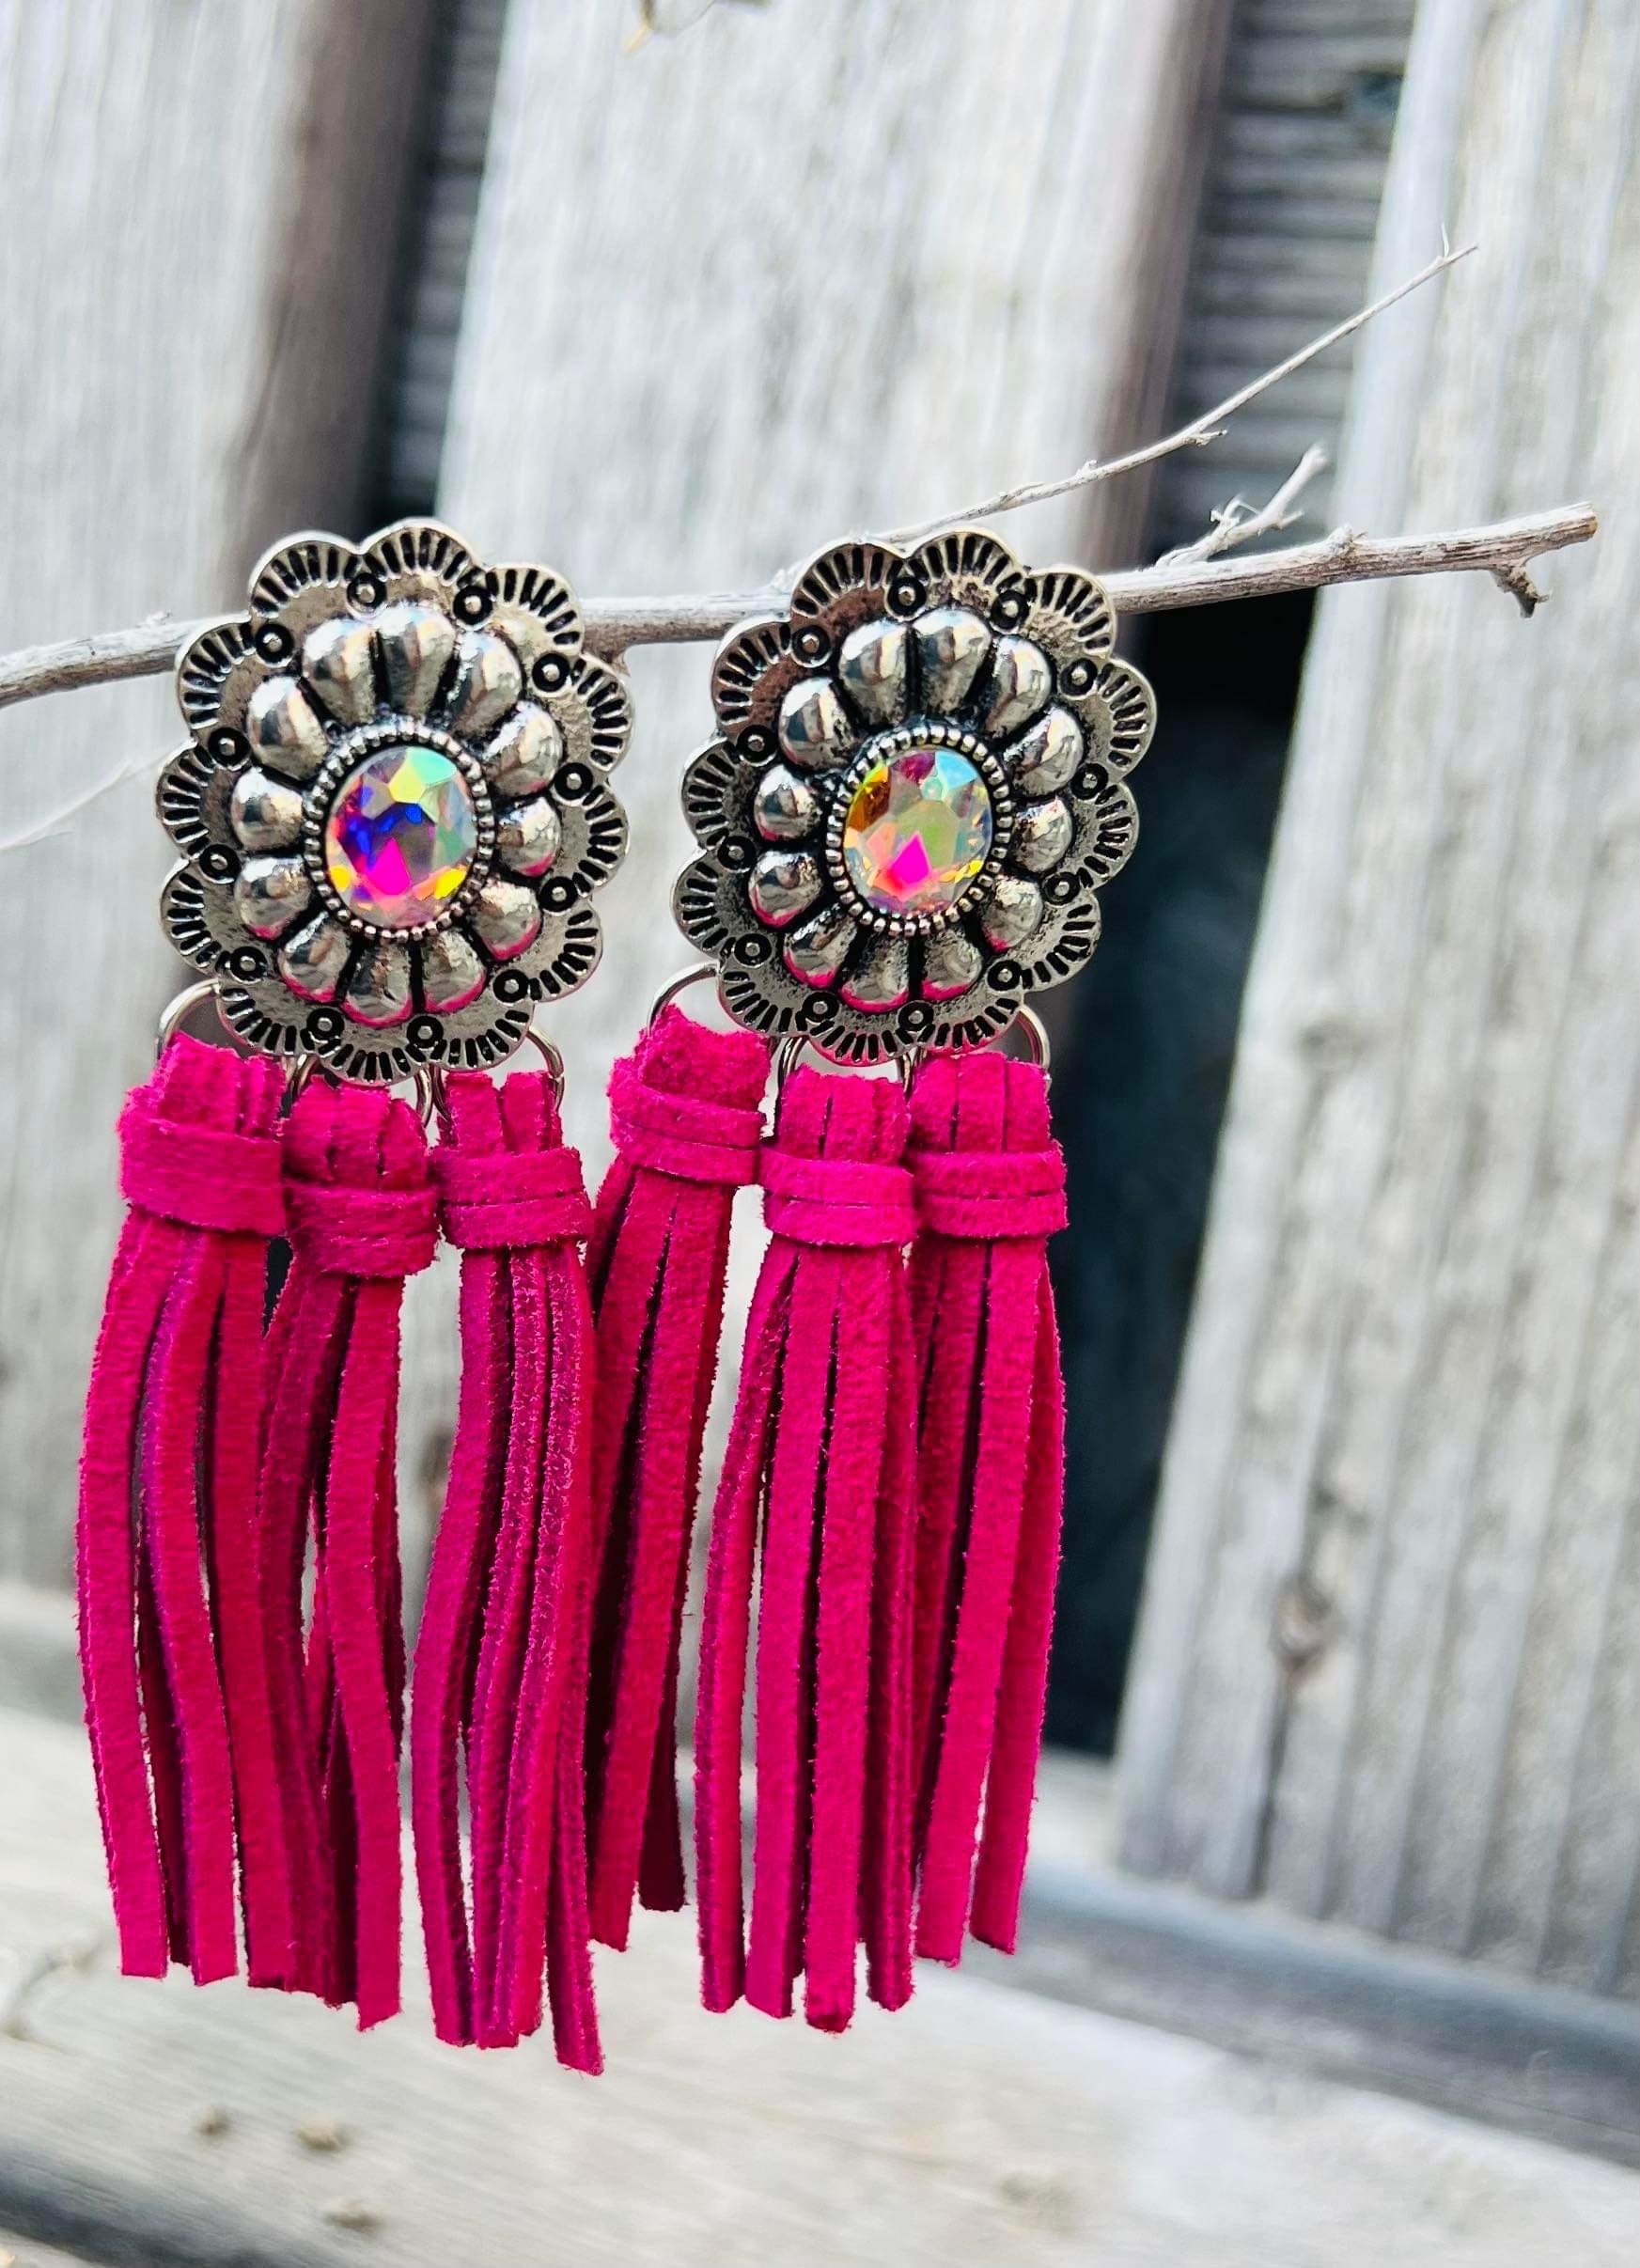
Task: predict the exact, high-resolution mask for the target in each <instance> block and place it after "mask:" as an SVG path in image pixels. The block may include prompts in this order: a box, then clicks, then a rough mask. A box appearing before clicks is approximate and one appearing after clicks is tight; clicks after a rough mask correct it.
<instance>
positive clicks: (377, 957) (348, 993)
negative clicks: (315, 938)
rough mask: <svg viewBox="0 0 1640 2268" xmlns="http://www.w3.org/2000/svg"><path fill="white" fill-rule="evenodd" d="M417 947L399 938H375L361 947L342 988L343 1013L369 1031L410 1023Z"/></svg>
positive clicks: (388, 1028) (352, 1021)
mask: <svg viewBox="0 0 1640 2268" xmlns="http://www.w3.org/2000/svg"><path fill="white" fill-rule="evenodd" d="M415 962H416V954H415V949H414V946H409V945H406V944H404V943H403V942H402V940H400V939H399V938H397V937H372V938H370V939H369V940H368V941H367V943H366V944H365V945H364V946H361V948H360V950H359V952H358V954H357V956H356V958H355V959H354V961H353V962H352V965H351V968H350V969H349V971H348V980H347V983H346V984H345V985H344V987H343V988H342V996H341V1008H342V1013H343V1015H345V1016H346V1017H348V1018H349V1020H350V1021H351V1023H354V1024H362V1025H366V1026H367V1029H369V1030H370V1031H391V1030H393V1029H394V1027H395V1026H396V1025H400V1024H408V1023H409V1021H410V1018H411V1014H412V1011H413V1010H414V1006H415V1001H414V971H415Z"/></svg>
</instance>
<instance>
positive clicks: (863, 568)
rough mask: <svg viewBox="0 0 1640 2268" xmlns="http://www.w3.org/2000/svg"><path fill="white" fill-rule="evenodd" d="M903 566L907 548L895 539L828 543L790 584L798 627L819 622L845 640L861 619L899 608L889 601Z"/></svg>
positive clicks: (835, 640)
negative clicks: (902, 549) (899, 546)
mask: <svg viewBox="0 0 1640 2268" xmlns="http://www.w3.org/2000/svg"><path fill="white" fill-rule="evenodd" d="M904 566H905V555H904V553H903V552H899V551H896V550H895V548H894V547H893V545H892V544H888V543H873V542H871V541H870V540H868V539H861V538H857V537H856V538H852V539H851V540H849V541H847V542H844V543H832V544H828V545H827V547H826V549H825V550H824V551H822V552H817V553H816V554H815V555H814V557H813V558H812V559H810V560H809V561H808V562H807V564H806V565H805V566H804V568H803V570H802V571H801V572H800V573H799V575H798V577H797V580H796V582H795V583H793V585H792V587H791V620H792V625H793V627H794V628H795V627H797V626H798V625H799V624H802V623H806V622H816V623H819V624H820V627H821V628H822V629H824V630H825V631H826V632H827V633H828V634H829V636H830V637H831V638H832V640H833V643H834V645H836V644H838V643H840V642H841V640H842V639H843V638H844V637H845V636H846V635H847V634H848V633H849V632H850V631H851V630H852V629H854V628H855V626H856V625H857V624H859V623H861V622H864V621H867V620H868V619H869V618H871V617H872V616H873V615H886V614H890V613H892V612H893V611H894V610H893V609H892V608H891V607H890V605H889V603H888V592H889V587H890V586H891V585H892V584H893V582H894V581H895V578H896V577H897V575H898V574H899V573H900V571H902V570H903V568H904ZM809 666H810V667H812V666H813V665H812V663H811V664H810V665H809Z"/></svg>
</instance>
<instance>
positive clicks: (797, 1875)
mask: <svg viewBox="0 0 1640 2268" xmlns="http://www.w3.org/2000/svg"><path fill="white" fill-rule="evenodd" d="M905 1136H906V1111H905V1103H904V1100H903V1098H902V1096H901V1094H900V1091H899V1088H898V1086H897V1085H895V1084H893V1083H890V1082H887V1081H884V1080H879V1079H868V1078H863V1077H856V1076H838V1077H833V1076H829V1075H827V1074H825V1073H822V1072H820V1071H809V1070H799V1071H795V1072H794V1073H793V1074H792V1076H791V1077H790V1078H789V1081H788V1082H787V1085H786V1087H785V1091H784V1093H783V1095H782V1097H781V1101H780V1105H779V1111H778V1117H777V1123H776V1130H775V1134H774V1138H773V1142H772V1143H771V1144H769V1145H768V1146H767V1147H766V1149H765V1150H764V1152H763V1160H762V1168H761V1178H762V1181H763V1186H764V1192H765V1206H766V1210H767V1213H768V1219H769V1226H770V1228H771V1230H772V1232H773V1233H772V1238H771V1242H770V1245H769V1250H768V1253H767V1256H766V1258H765V1259H764V1262H763V1266H762V1271H761V1273H760V1275H759V1276H758V1289H757V1293H756V1296H755V1298H754V1300H753V1305H752V1312H751V1317H750V1321H749V1322H748V1325H747V1332H746V1348H745V1355H744V1360H743V1363H742V1372H741V1385H740V1395H739V1400H738V1401H737V1405H736V1409H735V1416H734V1423H733V1427H732V1430H731V1432H730V1437H729V1445H728V1450H727V1454H726V1459H725V1463H724V1471H723V1478H722V1481H721V1483H720V1486H719V1489H718V1494H717V1503H716V1507H715V1509H714V1511H713V1515H712V1537H711V1556H710V1559H709V1563H708V1572H707V1588H706V1599H705V1606H704V1612H703V1619H702V1630H701V1670H700V1692H699V1700H698V1707H697V1712H696V1720H695V1859H696V1875H697V1892H698V1897H699V1902H700V1917H699V1926H700V1944H701V1957H702V1992H703V1997H704V1999H705V2001H706V2004H707V2006H708V2007H709V2008H711V2009H726V2008H728V2007H729V2006H730V2005H731V2004H732V2003H733V2002H734V2001H735V2000H736V1999H738V1998H739V1997H741V1995H742V1994H744V1996H745V1997H746V1998H747V1999H748V2000H749V2001H751V2002H752V2004H753V2005H754V2006H755V2007H757V2008H759V2009H762V2010H765V2011H766V2012H767V2013H769V2014H770V2015H775V2016H784V2015H789V2014H790V2012H791V2010H792V2006H793V1994H794V1988H795V1985H796V1981H797V1979H798V1978H799V1976H801V1977H802V1978H803V1979H804V2014H805V2016H806V2018H807V2020H808V2022H809V2023H810V2024H812V2025H815V2026H819V2027H820V2028H821V2029H824V2030H829V2031H840V2030H841V2029H842V2028H843V2027H844V2026H846V2025H847V2024H848V2023H849V2021H850V2019H851V2016H852V2013H853V2010H854V1997H855V1948H856V1946H857V1945H858V1944H859V1943H860V1942H862V1941H863V1942H864V1944H865V1947H866V1953H867V1988H868V1991H869V1993H870V1994H871V1997H872V1998H873V1999H875V2000H877V2001H878V2002H880V2003H881V2004H882V2005H883V2006H884V2007H889V2008H894V2007H898V2006H899V2005H900V2003H901V2002H903V2001H904V2000H905V1999H906V1998H907V1997H908V1996H909V1994H910V1992H911V1985H912V1963H911V1932H910V1906H911V1848H910V1834H911V1806H910V1795H911V1786H910V1762H911V1757H910V1729H911V1728H910V1631H909V1623H908V1609H909V1603H910V1579H911V1516H912V1488H913V1477H912V1447H913V1443H912V1419H913V1400H912V1371H911V1362H910V1329H909V1320H908V1315H907V1309H906V1291H905V1275H904V1263H903V1259H902V1255H901V1246H902V1244H903V1243H905V1242H906V1240H907V1239H908V1238H909V1237H910V1235H911V1233H912V1230H913V1228H914V1212H913V1208H912V1181H911V1176H910V1174H909V1173H908V1172H907V1171H906V1169H905V1167H904V1165H902V1164H901V1162H900V1160H901V1151H902V1150H903V1147H904V1143H905ZM759 1531H761V1538H762V1542H761V1561H762V1566H761V1577H760V1585H759V1588H758V1634H757V1658H758V1671H757V1732H756V1770H757V1841H756V1851H755V1857H754V1867H753V1882H752V1898H751V1914H750V1921H749V1925H748V1923H747V1920H746V1916H745V1908H744V1900H743V1891H742V1867H741V1829H742V1821H741V1717H742V1703H743V1698H744V1693H745V1684H746V1668H747V1659H748V1652H749V1647H750V1637H751V1627H750V1626H751V1602H752V1593H753V1580H754V1566H755V1561H756V1559H757V1557H758V1537H759Z"/></svg>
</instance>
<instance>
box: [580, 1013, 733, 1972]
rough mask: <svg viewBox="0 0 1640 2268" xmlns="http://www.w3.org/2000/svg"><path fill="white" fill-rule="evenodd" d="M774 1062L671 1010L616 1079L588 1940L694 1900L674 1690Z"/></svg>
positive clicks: (605, 1276)
mask: <svg viewBox="0 0 1640 2268" xmlns="http://www.w3.org/2000/svg"><path fill="white" fill-rule="evenodd" d="M768 1075H769V1051H768V1049H767V1047H766V1046H765V1044H764V1042H763V1041H762V1040H759V1039H758V1038H756V1037H755V1036H754V1035H753V1034H752V1033H750V1032H741V1031H735V1032H724V1031H709V1030H707V1029H706V1028H705V1027H704V1026H703V1025H698V1024H695V1023H693V1022H692V1021H691V1020H690V1019H689V1018H688V1017H687V1016H685V1015H684V1014H683V1013H682V1012H681V1011H680V1010H679V1009H676V1008H668V1009H664V1011H663V1012H662V1014H661V1015H660V1016H659V1017H658V1018H657V1020H656V1022H655V1023H654V1025H651V1027H650V1028H649V1029H648V1031H647V1032H645V1033H644V1035H643V1037H642V1038H641V1039H640V1040H639V1041H638V1044H637V1047H636V1049H635V1050H634V1052H633V1055H631V1056H628V1057H627V1058H626V1059H625V1060H624V1061H622V1062H620V1063H617V1065H616V1067H615V1073H614V1076H613V1077H612V1079H611V1081H610V1087H609V1095H610V1130H611V1133H612V1134H613V1135H614V1138H615V1145H616V1151H617V1155H616V1160H615V1163H614V1165H612V1166H611V1167H610V1170H609V1173H608V1175H607V1176H606V1178H605V1180H604V1183H603V1187H602V1189H601V1191H600V1193H599V1198H598V1208H597V1212H596V1216H595V1219H594V1222H593V1229H592V1243H591V1245H590V1247H589V1249H588V1253H587V1275H588V1279H589V1282H590V1285H591V1290H592V1300H593V1306H594V1310H595V1312H596V1315H597V1319H598V1427H597V1438H596V1441H595V1444H594V1448H593V1501H594V1504H595V1507H596V1518H597V1526H598V1532H599V1537H600V1552H601V1568H600V1575H599V1584H598V1593H597V1606H596V1610H595V1616H594V1622H593V1647H592V1684H591V1693H590V1711H591V1714H590V1721H589V1725H588V1737H587V1748H586V1768H587V1807H588V1808H587V1818H588V1825H589V1832H590V1838H591V1848H592V1931H593V1934H594V1936H595V1937H597V1938H599V1939H600V1940H601V1942H602V1943H603V1944H605V1945H610V1946H616V1947H621V1946H624V1945H625V1944H626V1942H627V1933H628V1930H629V1928H630V1926H631V1921H632V1909H633V1898H634V1897H635V1896H636V1897H641V1898H642V1900H643V1902H644V1903H645V1905H647V1906H651V1907H659V1908H663V1909H665V1910H672V1909H675V1908H677V1907H679V1906H680V1905H681V1904H682V1903H683V1886H684V1885H683V1854H682V1844H681V1830H680V1825H679V1813H678V1783H677V1770H676V1761H677V1723H676V1717H677V1696H678V1668H679V1638H680V1632H681V1626H682V1619H683V1591H684V1582H685V1577H686V1576H687V1574H688V1570H689V1543H690V1534H691V1530H692V1527H693V1525H694V1517H695V1493H696V1490H697V1488H698V1486H699V1479H700V1453H701V1440H702V1436H703V1435H704V1432H705V1430H706V1417H707V1409H708V1405H709V1403H710V1401H711V1388H712V1380H713V1377H714V1375H715V1373H716V1369H717V1354H718V1340H719V1337H720V1334H721V1331H722V1327H723V1303H724V1277H725V1274H726V1268H727V1264H728V1239H729V1212H730V1208H731V1205H732V1202H733V1198H734V1194H735V1191H736V1190H737V1189H738V1188H742V1187H743V1186H744V1185H745V1184H746V1183H748V1182H750V1181H755V1180H756V1179H757V1173H758V1144H759V1142H760V1141H761V1138H762V1133H763V1121H762V1116H761V1112H760V1110H759V1107H758V1105H759V1103H760V1101H761V1098H762V1093H763V1087H764V1084H765V1082H766V1080H767V1078H768Z"/></svg>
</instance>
